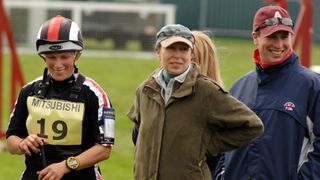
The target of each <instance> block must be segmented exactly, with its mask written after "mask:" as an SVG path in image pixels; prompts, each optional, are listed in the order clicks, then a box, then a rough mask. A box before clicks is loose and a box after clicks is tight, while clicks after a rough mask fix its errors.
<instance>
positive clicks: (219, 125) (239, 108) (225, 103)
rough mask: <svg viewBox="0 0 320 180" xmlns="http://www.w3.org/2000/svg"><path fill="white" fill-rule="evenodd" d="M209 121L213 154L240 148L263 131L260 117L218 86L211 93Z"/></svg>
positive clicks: (211, 151) (210, 145) (210, 144)
mask: <svg viewBox="0 0 320 180" xmlns="http://www.w3.org/2000/svg"><path fill="white" fill-rule="evenodd" d="M209 101H210V102H212V103H210V106H208V108H210V109H209V110H208V111H209V112H210V113H209V115H208V116H209V117H208V119H209V121H210V122H209V123H210V126H211V127H212V129H213V131H212V136H211V141H210V143H209V151H210V153H211V154H219V153H222V152H225V151H229V150H233V149H236V148H239V147H240V146H242V145H244V144H247V143H248V142H250V141H251V140H252V139H254V138H256V137H257V136H259V135H260V134H261V133H262V132H263V128H264V127H263V123H262V121H261V120H260V118H259V117H258V116H257V115H256V114H255V113H254V112H253V111H251V110H250V109H249V108H248V107H247V106H246V105H245V104H243V103H241V102H240V101H239V100H237V99H236V98H234V97H233V96H231V95H230V94H229V93H228V92H226V91H224V90H223V89H222V88H221V87H219V86H216V87H215V90H214V91H212V93H209Z"/></svg>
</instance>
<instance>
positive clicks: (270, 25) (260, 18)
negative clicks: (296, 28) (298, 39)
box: [253, 6, 293, 37]
mask: <svg viewBox="0 0 320 180" xmlns="http://www.w3.org/2000/svg"><path fill="white" fill-rule="evenodd" d="M256 31H260V34H261V35H262V36H264V37H265V36H269V35H270V34H272V33H274V32H276V31H288V32H290V33H292V34H293V22H292V19H291V17H290V15H289V13H288V11H287V10H285V9H283V8H282V7H280V6H265V7H262V8H260V9H259V10H258V11H257V12H256V14H255V16H254V19H253V32H256Z"/></svg>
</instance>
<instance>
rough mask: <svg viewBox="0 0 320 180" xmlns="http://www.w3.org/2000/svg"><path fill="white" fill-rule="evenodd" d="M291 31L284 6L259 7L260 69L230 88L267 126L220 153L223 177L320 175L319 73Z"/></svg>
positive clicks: (276, 179) (277, 179)
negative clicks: (303, 60) (302, 56)
mask: <svg viewBox="0 0 320 180" xmlns="http://www.w3.org/2000/svg"><path fill="white" fill-rule="evenodd" d="M292 35H293V23H292V20H291V17H290V15H289V14H288V12H287V11H286V10H285V9H283V8H281V7H279V6H266V7H263V8H261V9H259V10H258V11H257V13H256V15H255V17H254V21H253V32H252V37H253V41H254V44H255V45H256V49H255V51H254V53H253V60H254V63H255V64H256V69H255V70H254V71H251V72H249V73H248V74H246V75H244V76H243V77H241V78H240V79H239V80H238V81H237V82H236V83H235V84H234V85H233V87H232V88H231V91H230V92H231V94H232V95H234V96H235V97H236V98H238V99H239V100H241V101H242V102H244V103H245V104H246V105H247V106H249V107H250V108H251V109H252V110H253V111H255V112H256V114H258V116H259V117H260V118H261V119H262V121H263V123H264V127H265V131H264V133H263V134H262V135H261V136H260V137H259V138H257V139H255V140H253V141H252V142H251V143H250V144H247V145H246V146H243V147H241V148H240V149H237V150H235V151H232V152H228V153H226V154H225V155H224V157H223V158H222V159H220V165H222V166H220V167H219V171H218V172H217V173H219V175H218V176H219V177H222V178H221V179H226V180H242V179H259V180H295V179H305V180H313V179H318V180H319V179H320V78H319V75H318V74H316V73H314V72H312V71H311V70H309V69H307V68H305V67H303V66H302V65H301V64H300V62H299V58H298V56H297V55H296V54H295V53H294V52H293V50H292ZM221 175H222V176H221Z"/></svg>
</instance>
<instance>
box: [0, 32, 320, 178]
mask: <svg viewBox="0 0 320 180" xmlns="http://www.w3.org/2000/svg"><path fill="white" fill-rule="evenodd" d="M215 42H216V45H217V48H218V52H219V59H220V66H221V73H222V77H223V80H224V83H225V86H226V88H229V87H230V86H231V84H232V83H233V82H234V81H235V80H236V79H237V78H238V77H239V76H240V75H242V74H244V73H246V72H247V71H249V70H251V69H252V68H253V67H254V65H253V63H252V60H251V56H252V50H253V48H254V47H253V45H252V43H251V40H248V39H225V38H217V39H216V41H215ZM319 57H320V46H319V44H318V45H314V49H313V53H312V61H313V62H312V63H313V64H318V65H319V64H320V59H319ZM19 58H20V62H21V64H22V69H23V72H24V75H25V79H26V82H29V81H30V80H32V79H34V78H35V77H38V76H40V75H41V74H42V71H43V68H44V63H43V61H42V60H41V59H40V58H39V57H38V56H36V55H20V56H19ZM77 64H78V67H79V69H80V71H81V72H82V73H84V74H85V75H87V76H89V77H91V78H93V79H94V80H96V81H97V82H98V83H99V84H100V85H101V86H102V87H103V88H104V89H105V91H106V92H107V94H108V95H109V96H110V98H111V100H112V103H113V106H114V107H115V108H116V143H115V146H114V148H113V150H112V153H111V157H110V159H108V160H107V161H104V162H102V163H101V169H102V173H103V176H104V179H108V180H130V179H133V178H132V171H133V170H132V169H133V166H132V164H133V145H132V141H131V128H132V125H133V124H132V123H131V122H130V121H129V120H128V118H127V117H126V116H125V114H126V112H127V111H128V110H129V108H130V106H131V104H132V102H133V99H134V94H135V89H136V87H137V86H138V84H139V83H141V82H142V81H143V80H144V79H145V78H146V77H147V75H148V74H150V73H151V72H152V71H153V70H154V69H155V68H156V67H157V66H158V64H159V63H158V61H157V60H156V59H152V58H151V59H147V60H146V59H139V58H133V57H121V58H120V57H96V56H94V57H93V56H88V55H85V54H84V55H83V56H82V57H81V59H80V61H79V62H78V63H77ZM4 67H5V71H4V72H3V73H4V77H2V82H4V95H3V112H4V116H3V121H4V122H3V124H4V125H3V126H4V127H6V126H7V120H8V119H9V113H10V112H9V111H11V110H9V108H8V107H9V102H8V101H9V83H8V82H9V78H8V77H9V69H10V64H9V58H8V57H7V56H6V58H5V64H4ZM23 159H24V158H23V157H22V156H16V155H10V154H9V153H8V152H6V151H5V152H1V153H0V163H1V168H0V179H2V178H3V177H5V179H10V180H11V179H12V180H15V179H19V176H20V173H21V172H22V171H23V169H24V163H23Z"/></svg>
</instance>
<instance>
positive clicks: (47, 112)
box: [26, 96, 84, 145]
mask: <svg viewBox="0 0 320 180" xmlns="http://www.w3.org/2000/svg"><path fill="white" fill-rule="evenodd" d="M27 106H28V111H29V116H28V118H27V123H26V124H27V130H28V133H29V134H38V135H39V136H41V137H44V138H46V139H47V140H48V142H49V144H52V145H80V144H81V139H82V121H83V115H84V103H80V102H70V101H65V100H57V99H41V98H37V97H33V96H29V97H28V99H27Z"/></svg>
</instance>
